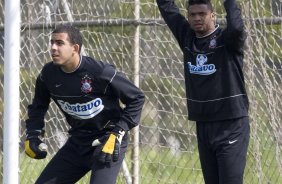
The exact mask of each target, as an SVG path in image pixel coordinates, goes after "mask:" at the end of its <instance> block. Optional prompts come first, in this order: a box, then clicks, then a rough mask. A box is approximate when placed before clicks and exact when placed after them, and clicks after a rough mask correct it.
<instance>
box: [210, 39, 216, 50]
mask: <svg viewBox="0 0 282 184" xmlns="http://www.w3.org/2000/svg"><path fill="white" fill-rule="evenodd" d="M216 45H217V44H216V39H215V37H214V38H213V39H211V41H210V45H209V48H210V49H214V48H215V47H216Z"/></svg>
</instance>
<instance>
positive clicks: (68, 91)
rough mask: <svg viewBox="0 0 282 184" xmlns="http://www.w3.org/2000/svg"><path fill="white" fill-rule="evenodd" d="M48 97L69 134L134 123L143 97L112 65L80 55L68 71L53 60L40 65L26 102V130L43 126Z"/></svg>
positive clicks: (98, 130)
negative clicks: (54, 104) (76, 62)
mask: <svg viewBox="0 0 282 184" xmlns="http://www.w3.org/2000/svg"><path fill="white" fill-rule="evenodd" d="M51 99H53V100H54V102H55V103H56V104H57V106H58V107H59V108H60V110H61V111H62V112H63V114H64V115H65V117H66V120H67V122H68V123H69V125H70V126H71V133H72V134H76V133H77V132H79V131H78V130H88V131H91V132H94V134H96V133H99V132H100V131H102V130H103V129H104V128H108V127H110V125H111V126H118V127H120V128H122V129H124V130H126V131H128V130H130V129H132V128H133V127H135V126H137V125H138V123H139V120H140V116H141V111H142V107H143V104H144V99H145V98H144V94H143V92H142V91H141V90H140V89H139V88H137V87H136V86H135V85H134V84H133V83H131V82H130V81H129V80H128V79H127V78H126V77H125V76H124V75H123V74H122V73H120V72H117V71H116V70H115V68H114V67H113V66H112V65H110V64H107V63H104V62H101V61H96V60H94V59H92V58H90V57H86V56H83V57H81V60H80V65H79V67H78V69H76V70H75V71H74V72H72V73H65V72H63V71H62V70H61V69H60V67H59V66H56V65H54V64H53V62H49V63H47V64H46V65H45V66H44V67H43V69H42V71H41V73H40V75H39V76H38V78H37V80H36V87H35V96H34V99H33V102H32V104H31V105H29V106H28V116H29V118H28V119H27V120H26V128H27V131H30V130H41V129H43V128H44V116H45V114H46V112H47V110H48V106H49V103H50V100H51ZM120 101H121V102H122V103H123V104H124V105H125V107H124V108H122V107H121V106H120ZM95 132H96V133H95Z"/></svg>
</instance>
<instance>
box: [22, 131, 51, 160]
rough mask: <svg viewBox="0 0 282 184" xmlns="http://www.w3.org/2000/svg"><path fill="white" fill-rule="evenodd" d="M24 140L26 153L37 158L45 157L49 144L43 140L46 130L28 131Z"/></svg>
mask: <svg viewBox="0 0 282 184" xmlns="http://www.w3.org/2000/svg"><path fill="white" fill-rule="evenodd" d="M26 134H27V135H26V141H25V142H24V148H25V153H26V154H27V155H28V156H29V157H31V158H35V159H43V158H46V156H47V145H46V144H45V143H44V142H43V141H42V138H41V137H42V136H43V134H44V131H41V130H34V131H29V132H27V133H26Z"/></svg>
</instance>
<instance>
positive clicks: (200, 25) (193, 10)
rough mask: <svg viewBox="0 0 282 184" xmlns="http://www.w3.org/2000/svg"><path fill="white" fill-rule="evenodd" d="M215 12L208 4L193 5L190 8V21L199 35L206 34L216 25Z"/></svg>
mask: <svg viewBox="0 0 282 184" xmlns="http://www.w3.org/2000/svg"><path fill="white" fill-rule="evenodd" d="M214 19H215V18H214V13H213V12H212V11H211V10H210V9H209V8H208V5H206V4H197V5H191V6H189V8H188V21H189V24H190V26H191V28H192V29H193V30H194V31H195V32H196V35H197V36H205V35H207V34H209V33H210V32H212V31H213V30H214V27H215V23H214Z"/></svg>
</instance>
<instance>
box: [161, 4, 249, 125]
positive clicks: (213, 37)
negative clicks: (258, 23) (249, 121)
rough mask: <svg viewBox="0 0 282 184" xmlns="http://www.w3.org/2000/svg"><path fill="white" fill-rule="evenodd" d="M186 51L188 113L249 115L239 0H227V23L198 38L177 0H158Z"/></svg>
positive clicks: (200, 117)
mask: <svg viewBox="0 0 282 184" xmlns="http://www.w3.org/2000/svg"><path fill="white" fill-rule="evenodd" d="M157 4H158V7H159V10H160V12H161V15H162V17H163V18H164V20H165V22H166V23H167V25H168V27H169V28H170V30H171V31H172V33H173V35H174V36H175V38H176V40H177V42H178V43H179V46H180V48H181V50H182V52H183V55H184V62H183V63H184V74H185V85H186V96H187V104H188V116H189V119H190V120H194V121H216V120H225V119H233V118H239V117H244V116H248V108H249V102H248V97H247V94H246V90H245V82H244V76H243V71H242V68H243V57H244V54H243V47H244V42H245V34H244V24H243V20H242V18H241V11H240V9H239V8H238V6H237V4H236V1H235V0H226V1H225V3H224V7H225V9H226V13H227V16H226V21H227V26H226V28H224V29H221V28H219V27H218V26H217V27H216V29H215V30H214V32H212V33H211V34H209V35H207V36H205V37H202V38H197V37H196V34H195V32H194V31H193V30H192V29H191V27H190V25H189V23H188V21H187V19H186V18H185V17H184V16H183V15H181V14H180V11H179V9H178V7H177V6H176V5H175V3H174V0H157Z"/></svg>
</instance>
